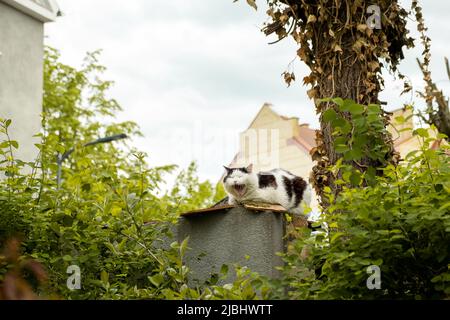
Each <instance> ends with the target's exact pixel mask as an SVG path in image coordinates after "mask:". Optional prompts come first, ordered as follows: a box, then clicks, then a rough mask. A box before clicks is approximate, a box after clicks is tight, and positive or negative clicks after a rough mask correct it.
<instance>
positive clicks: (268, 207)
mask: <svg viewBox="0 0 450 320" xmlns="http://www.w3.org/2000/svg"><path fill="white" fill-rule="evenodd" d="M243 206H244V207H245V208H246V209H248V210H251V211H272V212H275V213H279V212H286V211H287V210H286V209H285V208H284V207H282V206H281V205H279V204H269V203H259V202H249V203H245V204H243ZM234 207H235V206H234V205H229V204H228V205H220V206H216V207H211V208H204V209H198V210H192V211H188V212H183V213H181V214H180V215H181V216H189V215H194V214H200V213H212V212H217V211H222V210H227V209H231V208H234Z"/></svg>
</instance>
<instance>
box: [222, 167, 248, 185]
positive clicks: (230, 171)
mask: <svg viewBox="0 0 450 320" xmlns="http://www.w3.org/2000/svg"><path fill="white" fill-rule="evenodd" d="M234 170H239V171H242V172H243V173H247V174H248V171H247V168H230V169H227V174H226V175H225V177H223V182H224V183H225V181H227V179H228V177H229V176H230V175H231V174H232V173H233V172H234Z"/></svg>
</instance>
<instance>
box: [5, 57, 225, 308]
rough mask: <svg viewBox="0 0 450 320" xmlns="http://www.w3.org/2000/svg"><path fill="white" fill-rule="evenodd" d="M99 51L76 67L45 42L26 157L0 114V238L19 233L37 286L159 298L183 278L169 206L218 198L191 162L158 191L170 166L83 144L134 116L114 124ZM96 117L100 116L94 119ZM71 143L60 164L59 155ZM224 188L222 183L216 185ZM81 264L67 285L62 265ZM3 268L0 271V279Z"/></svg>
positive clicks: (173, 209)
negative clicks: (40, 268) (41, 270)
mask: <svg viewBox="0 0 450 320" xmlns="http://www.w3.org/2000/svg"><path fill="white" fill-rule="evenodd" d="M97 57H98V53H93V54H88V56H87V58H86V60H85V64H84V66H83V67H82V69H81V70H76V69H74V68H72V67H70V66H67V65H64V64H62V63H60V62H59V55H58V53H57V51H56V50H53V49H47V50H46V55H45V65H44V66H45V68H44V80H45V82H44V87H45V94H44V101H43V133H42V134H41V137H42V143H40V144H38V145H37V147H38V148H39V150H40V154H39V157H38V159H37V160H36V162H35V163H24V162H22V161H20V160H18V159H16V158H15V157H14V150H15V149H17V148H18V144H17V142H16V141H12V140H11V139H10V138H9V133H8V127H9V126H10V125H11V120H5V119H0V120H1V122H0V130H1V131H0V134H1V135H2V138H5V139H4V140H3V139H2V142H1V144H0V158H1V159H0V170H1V172H3V173H4V175H5V179H0V215H1V217H0V241H1V242H0V244H3V243H4V240H5V239H6V238H9V237H11V236H12V235H14V236H17V235H19V236H21V238H22V239H24V248H25V251H24V255H25V256H28V257H32V258H34V259H35V260H37V261H39V262H41V263H42V264H43V265H44V266H45V268H46V270H47V272H48V275H49V280H48V283H47V285H46V286H45V287H40V288H39V292H40V294H43V295H45V296H56V297H62V298H68V299H132V298H152V299H155V298H166V297H169V296H172V295H176V294H179V293H180V292H182V291H183V288H184V287H183V286H186V285H187V278H186V277H187V274H188V271H189V270H188V268H187V267H186V266H184V265H183V263H182V261H183V260H182V259H183V255H184V252H185V250H186V247H187V242H183V243H182V244H178V243H177V242H173V243H172V244H171V245H170V246H169V245H168V243H170V242H171V240H170V238H171V236H170V229H171V226H172V224H173V222H174V221H175V220H176V218H177V216H178V213H179V212H180V211H183V210H185V209H187V208H192V207H197V206H201V205H205V204H208V203H212V202H213V201H214V200H215V197H218V196H220V194H221V191H220V190H214V188H213V187H212V185H211V184H210V183H209V182H200V181H199V180H198V178H197V177H196V167H195V164H191V166H190V167H189V168H188V169H187V170H186V171H181V173H180V174H179V176H178V178H177V179H176V183H175V186H174V187H173V188H172V189H171V190H162V189H161V186H163V185H164V182H165V181H164V179H165V176H166V175H167V174H170V173H172V172H173V171H174V169H175V166H171V165H169V166H163V167H156V168H149V167H148V166H147V164H146V161H145V158H146V156H145V154H143V153H140V152H137V151H135V150H132V149H130V148H129V147H127V145H126V144H124V143H123V142H112V143H104V144H96V145H91V146H86V147H83V145H85V144H86V143H88V142H90V141H92V140H95V139H98V138H100V137H103V136H109V135H113V134H119V133H120V134H121V133H124V134H126V135H127V136H133V135H136V134H139V131H138V128H137V126H136V124H134V123H131V122H124V123H115V122H114V121H113V119H112V118H113V116H114V114H116V113H117V112H118V111H120V106H119V105H118V103H117V102H116V101H115V100H114V99H110V98H109V97H108V89H109V88H110V86H111V85H112V82H111V81H105V80H102V78H101V74H102V72H103V71H104V70H105V68H104V67H103V66H101V65H100V64H99V63H98V59H97ZM99 119H102V120H101V121H100V120H99ZM72 148H74V152H73V153H71V155H70V157H69V158H68V159H67V160H66V161H65V162H63V163H62V182H61V185H60V186H59V187H58V186H57V185H56V176H57V171H58V166H57V161H56V159H57V158H58V156H61V155H62V154H64V153H65V152H67V151H68V150H71V149H72ZM222 192H223V191H222ZM70 265H77V266H79V267H80V269H81V279H82V288H81V290H69V289H68V288H67V286H66V281H67V278H68V276H69V274H67V273H66V270H67V267H68V266H70ZM7 271H8V268H2V269H1V270H0V279H1V278H2V277H3V276H4V274H5V273H6V272H7Z"/></svg>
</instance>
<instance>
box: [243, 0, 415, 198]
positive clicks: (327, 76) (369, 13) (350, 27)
mask: <svg viewBox="0 0 450 320" xmlns="http://www.w3.org/2000/svg"><path fill="white" fill-rule="evenodd" d="M247 2H248V3H249V4H250V5H251V6H252V7H253V8H255V9H256V8H257V7H256V4H257V3H256V2H255V1H254V0H247ZM266 3H267V5H268V10H267V15H268V16H269V21H268V22H267V23H266V24H265V25H264V28H263V32H264V33H265V34H266V35H272V34H276V35H277V36H278V40H277V41H275V42H278V41H280V40H282V39H284V38H287V37H289V36H290V37H292V38H293V39H294V40H295V42H296V43H297V44H298V50H297V55H298V57H299V58H300V59H301V60H302V61H303V62H304V63H305V64H306V65H307V66H308V67H309V69H310V71H311V72H310V74H309V75H307V76H305V77H304V78H303V83H304V84H305V85H310V89H309V90H308V96H309V97H310V98H311V99H313V100H314V102H315V106H316V111H317V113H318V114H319V116H320V123H321V125H320V129H321V130H320V131H319V133H318V134H317V137H316V140H317V147H316V148H314V149H313V150H312V151H311V155H312V158H313V160H317V164H316V165H315V167H314V168H313V172H312V175H311V181H312V182H313V184H314V186H315V189H316V191H317V193H318V194H319V196H320V198H321V203H322V205H324V206H326V205H327V201H326V197H325V195H324V193H323V190H324V188H325V187H327V186H328V187H330V188H331V189H332V190H333V192H334V193H338V192H339V187H338V186H337V185H336V184H335V183H334V181H335V179H336V177H333V175H332V174H331V172H330V170H328V168H329V167H330V166H332V165H335V164H336V163H337V161H338V160H339V159H342V158H343V155H342V154H340V153H339V152H337V151H336V145H335V143H334V135H333V130H334V129H333V128H332V126H331V124H330V122H329V121H324V119H323V115H324V112H326V111H327V110H329V109H331V108H333V109H334V110H335V112H336V113H337V115H338V116H339V117H340V118H342V119H345V120H346V121H348V122H349V123H351V117H352V115H351V113H350V112H348V111H342V108H338V107H337V106H336V104H335V103H333V102H332V101H331V100H326V101H325V100H323V99H324V98H334V97H340V98H342V99H343V100H348V101H350V100H352V101H353V102H355V103H356V104H359V105H366V106H369V105H372V104H377V105H379V104H381V102H380V101H379V100H378V94H379V92H380V91H381V90H382V88H383V85H384V83H383V78H382V76H381V70H382V68H383V67H385V68H387V69H389V70H390V71H392V72H396V73H397V74H398V75H399V77H400V78H401V79H403V78H404V76H403V75H402V74H400V73H399V72H398V70H397V68H396V67H397V65H398V63H399V62H400V61H401V60H402V59H403V57H404V56H403V49H404V48H405V47H406V48H410V47H413V45H414V43H413V39H412V38H410V37H408V29H407V28H406V22H407V21H406V19H407V17H408V15H409V14H410V12H409V11H408V10H406V9H405V8H403V7H401V6H400V4H399V3H398V1H395V0H394V1H392V0H380V1H377V3H376V5H375V6H374V3H373V1H365V0H334V1H329V0H266ZM414 3H415V5H417V3H416V1H414ZM284 79H285V81H286V82H287V84H288V85H289V84H290V83H291V81H294V80H295V75H294V74H293V72H289V71H286V72H285V73H284ZM410 89H411V88H410V86H409V84H408V83H406V82H405V91H409V90H410ZM344 109H345V108H344ZM389 115H390V114H389V113H387V112H385V111H383V110H382V112H380V113H379V114H378V115H377V117H378V119H381V120H382V123H383V124H384V125H383V128H382V129H381V130H380V134H381V136H382V144H383V145H384V147H383V150H385V151H384V152H385V154H384V157H383V158H382V161H380V158H379V157H377V159H373V157H372V158H371V157H370V154H369V153H370V150H369V151H368V153H366V154H363V155H362V156H361V159H359V160H358V161H354V160H345V161H344V162H346V163H348V164H351V165H352V166H353V167H354V168H355V169H357V170H358V171H360V172H362V173H364V172H365V171H367V169H368V168H379V167H383V166H385V165H387V164H389V163H394V164H395V163H397V162H398V154H397V153H396V152H395V151H394V148H393V142H392V137H391V136H390V134H389V133H388V132H387V130H386V126H387V124H388V121H389ZM373 116H374V115H372V117H373ZM351 134H352V133H351V132H348V139H351ZM371 142H372V141H369V142H368V143H371ZM378 142H379V141H378ZM373 147H374V148H375V147H378V146H373Z"/></svg>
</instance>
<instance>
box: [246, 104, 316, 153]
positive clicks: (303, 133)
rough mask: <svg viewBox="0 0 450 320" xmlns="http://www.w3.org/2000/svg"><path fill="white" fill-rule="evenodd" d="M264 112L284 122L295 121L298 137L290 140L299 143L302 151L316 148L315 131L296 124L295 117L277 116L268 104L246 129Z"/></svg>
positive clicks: (304, 125) (306, 126)
mask: <svg viewBox="0 0 450 320" xmlns="http://www.w3.org/2000/svg"><path fill="white" fill-rule="evenodd" d="M264 111H269V112H270V113H272V114H273V115H274V116H276V117H278V118H279V119H280V120H284V121H291V120H296V121H297V125H298V135H296V136H293V137H292V139H294V140H295V142H297V143H299V144H300V145H301V146H302V147H303V148H304V149H306V152H309V150H311V149H312V148H314V147H315V146H316V130H315V129H311V128H309V126H308V124H301V125H300V124H298V118H297V117H286V116H283V115H280V114H278V113H277V112H276V111H275V110H273V108H272V105H271V104H269V103H264V105H263V106H262V107H261V109H260V110H259V111H258V113H257V114H256V116H255V117H254V118H253V120H252V122H251V123H250V125H249V127H248V129H250V128H251V127H252V126H253V125H254V123H255V122H256V121H257V120H258V118H259V117H260V115H261V114H262V113H263V112H264Z"/></svg>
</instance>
